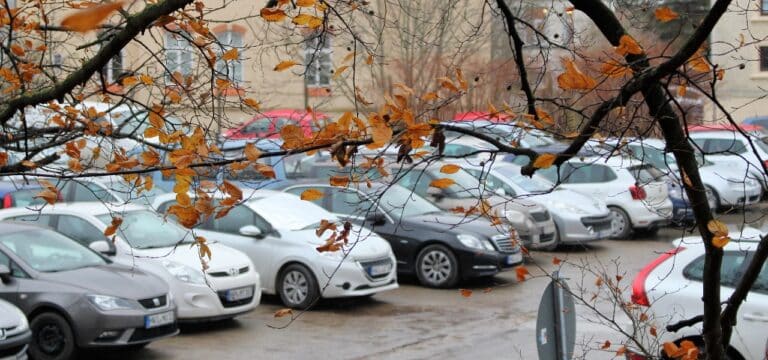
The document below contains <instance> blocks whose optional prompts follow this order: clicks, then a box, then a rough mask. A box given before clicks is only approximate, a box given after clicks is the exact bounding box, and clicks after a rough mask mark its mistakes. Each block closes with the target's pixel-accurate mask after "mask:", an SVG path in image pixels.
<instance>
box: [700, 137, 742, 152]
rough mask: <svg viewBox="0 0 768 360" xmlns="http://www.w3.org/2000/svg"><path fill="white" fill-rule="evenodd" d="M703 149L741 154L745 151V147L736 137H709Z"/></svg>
mask: <svg viewBox="0 0 768 360" xmlns="http://www.w3.org/2000/svg"><path fill="white" fill-rule="evenodd" d="M704 151H706V152H707V153H731V154H743V153H745V152H747V148H746V147H745V146H744V143H743V142H742V141H741V140H738V139H709V140H707V145H706V147H705V148H704Z"/></svg>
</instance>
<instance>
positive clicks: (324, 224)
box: [315, 219, 336, 237]
mask: <svg viewBox="0 0 768 360" xmlns="http://www.w3.org/2000/svg"><path fill="white" fill-rule="evenodd" d="M326 230H331V231H336V223H332V222H330V221H328V220H325V219H323V220H320V226H319V227H318V228H317V229H315V235H317V237H321V236H323V233H325V231H326Z"/></svg>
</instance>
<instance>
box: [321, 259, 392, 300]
mask: <svg viewBox="0 0 768 360" xmlns="http://www.w3.org/2000/svg"><path fill="white" fill-rule="evenodd" d="M382 263H388V264H390V267H389V270H388V271H387V272H386V273H383V274H376V273H374V274H373V275H371V274H370V273H369V271H370V270H369V269H371V268H372V267H374V266H376V265H380V264H382ZM322 267H323V268H322V271H319V272H318V271H315V275H316V276H317V281H318V286H320V288H321V289H322V288H323V287H325V285H326V284H328V287H325V290H324V291H323V294H322V297H324V298H339V297H353V296H366V295H371V294H376V293H379V292H382V291H389V290H394V289H397V288H398V287H399V285H398V283H397V266H396V261H395V257H394V255H390V256H389V257H386V258H374V259H354V260H353V259H350V260H347V261H343V262H342V263H341V265H340V266H339V261H338V260H333V259H330V258H329V259H328V260H327V261H325V262H324V263H323V265H322ZM325 274H329V275H330V274H333V276H330V277H329V276H326V275H325ZM329 281H330V283H328V282H329Z"/></svg>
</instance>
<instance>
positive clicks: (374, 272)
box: [368, 264, 392, 276]
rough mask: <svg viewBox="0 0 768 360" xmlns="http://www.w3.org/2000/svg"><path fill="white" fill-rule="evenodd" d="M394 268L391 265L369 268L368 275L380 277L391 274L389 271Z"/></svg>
mask: <svg viewBox="0 0 768 360" xmlns="http://www.w3.org/2000/svg"><path fill="white" fill-rule="evenodd" d="M391 268H392V266H391V265H390V264H378V265H373V266H369V267H368V275H371V276H379V275H384V274H386V273H388V272H389V270H390V269H391Z"/></svg>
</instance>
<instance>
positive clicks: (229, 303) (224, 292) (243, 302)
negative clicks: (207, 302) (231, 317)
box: [216, 289, 256, 308]
mask: <svg viewBox="0 0 768 360" xmlns="http://www.w3.org/2000/svg"><path fill="white" fill-rule="evenodd" d="M255 293H256V290H255V289H254V294H255ZM216 294H217V295H219V301H221V305H222V306H224V307H225V308H232V307H238V306H243V305H246V304H250V303H251V301H252V300H253V296H251V297H247V298H245V299H240V300H235V301H228V300H227V290H222V291H218V292H216Z"/></svg>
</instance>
